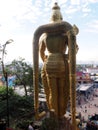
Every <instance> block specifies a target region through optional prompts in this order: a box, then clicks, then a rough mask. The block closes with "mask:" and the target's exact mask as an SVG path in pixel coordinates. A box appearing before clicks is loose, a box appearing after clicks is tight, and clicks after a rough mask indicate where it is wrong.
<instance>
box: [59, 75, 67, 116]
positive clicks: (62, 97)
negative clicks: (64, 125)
mask: <svg viewBox="0 0 98 130" xmlns="http://www.w3.org/2000/svg"><path fill="white" fill-rule="evenodd" d="M65 78H66V77H65ZM65 78H64V77H62V78H61V79H59V80H58V88H59V89H58V92H59V97H58V107H59V108H58V109H59V117H60V118H61V117H63V116H64V114H65V113H66V109H67V105H68V101H69V86H68V85H67V84H68V83H66V79H65Z"/></svg>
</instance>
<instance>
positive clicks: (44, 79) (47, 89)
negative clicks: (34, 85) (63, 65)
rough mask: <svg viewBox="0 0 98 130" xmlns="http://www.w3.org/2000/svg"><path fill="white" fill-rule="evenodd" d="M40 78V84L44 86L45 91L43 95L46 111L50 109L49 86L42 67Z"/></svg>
mask: <svg viewBox="0 0 98 130" xmlns="http://www.w3.org/2000/svg"><path fill="white" fill-rule="evenodd" d="M41 77H42V84H43V86H44V91H45V94H46V102H47V107H48V109H50V105H49V94H50V91H49V86H48V83H47V77H46V72H45V68H44V67H43V68H42V71H41Z"/></svg>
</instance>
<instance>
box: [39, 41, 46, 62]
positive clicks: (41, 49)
mask: <svg viewBox="0 0 98 130" xmlns="http://www.w3.org/2000/svg"><path fill="white" fill-rule="evenodd" d="M45 50H46V45H45V43H44V41H39V53H40V57H41V59H42V61H43V62H44V61H45V59H46V56H45Z"/></svg>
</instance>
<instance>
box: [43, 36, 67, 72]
mask: <svg viewBox="0 0 98 130" xmlns="http://www.w3.org/2000/svg"><path fill="white" fill-rule="evenodd" d="M44 41H45V44H46V48H47V50H48V52H49V54H48V58H47V62H46V70H47V71H48V72H52V73H53V72H54V73H55V72H56V73H59V72H64V71H65V62H64V60H65V57H64V54H65V51H66V48H67V37H66V36H64V35H63V34H46V37H45V39H44Z"/></svg>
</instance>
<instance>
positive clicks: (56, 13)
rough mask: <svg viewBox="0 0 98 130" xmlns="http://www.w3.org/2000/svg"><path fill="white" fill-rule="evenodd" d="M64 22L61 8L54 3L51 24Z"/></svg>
mask: <svg viewBox="0 0 98 130" xmlns="http://www.w3.org/2000/svg"><path fill="white" fill-rule="evenodd" d="M62 20H63V18H62V14H61V12H60V7H59V6H58V4H57V3H54V5H53V7H52V14H51V18H50V22H61V21H62Z"/></svg>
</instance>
